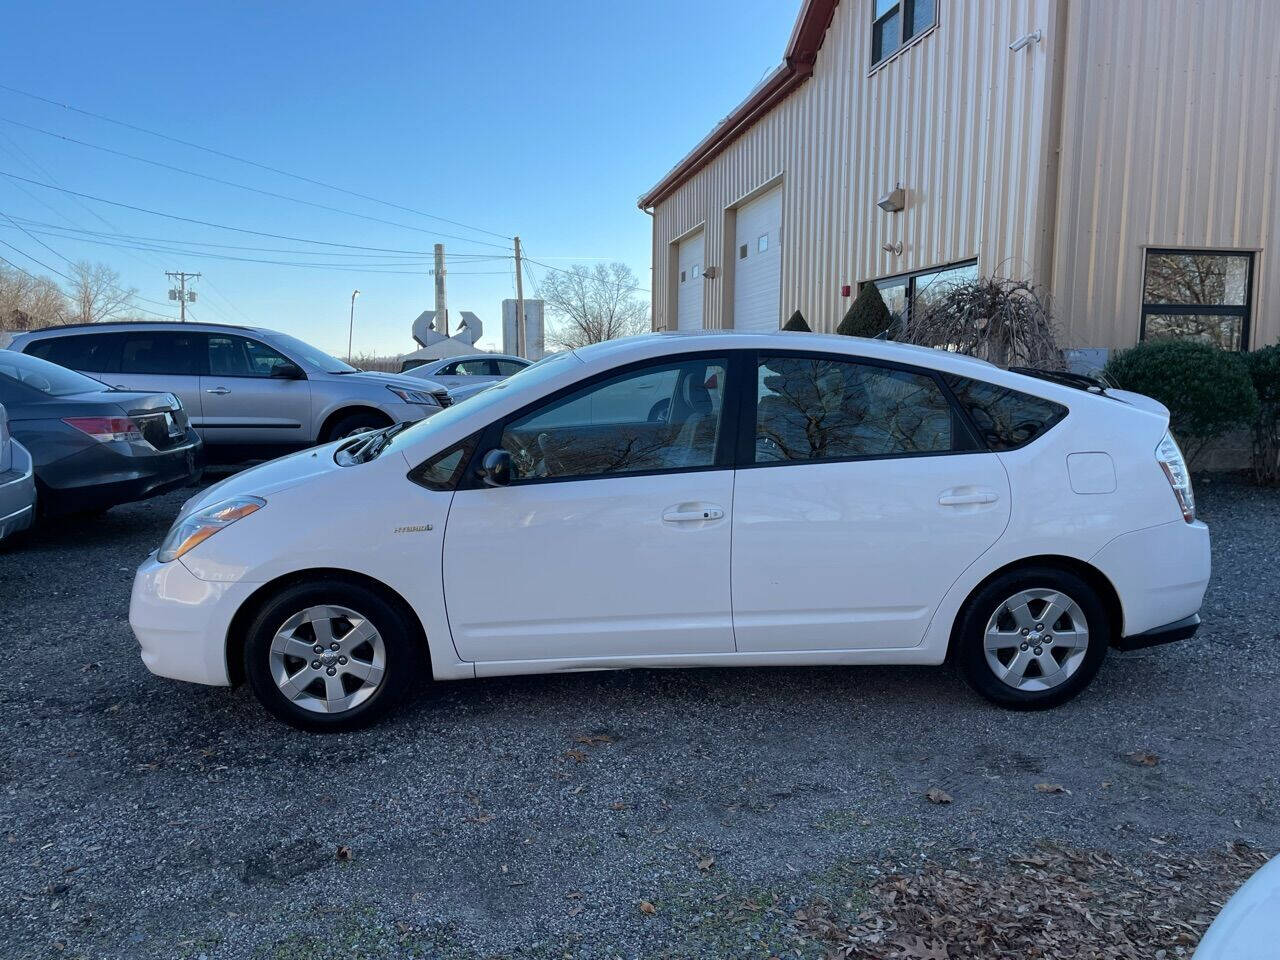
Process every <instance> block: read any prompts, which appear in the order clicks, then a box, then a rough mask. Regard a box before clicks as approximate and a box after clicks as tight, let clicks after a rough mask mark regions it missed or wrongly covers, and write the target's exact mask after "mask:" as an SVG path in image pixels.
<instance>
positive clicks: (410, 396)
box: [387, 386, 440, 407]
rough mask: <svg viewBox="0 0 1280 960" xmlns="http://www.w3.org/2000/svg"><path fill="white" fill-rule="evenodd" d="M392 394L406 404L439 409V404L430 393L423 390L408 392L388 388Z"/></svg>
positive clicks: (398, 388) (396, 388)
mask: <svg viewBox="0 0 1280 960" xmlns="http://www.w3.org/2000/svg"><path fill="white" fill-rule="evenodd" d="M387 389H388V390H390V391H391V392H392V393H394V394H395V395H396V396H397V397H399V398H400V399H401V400H403V401H404V402H405V403H417V404H422V405H423V406H427V407H438V406H440V404H439V402H438V401H437V400H436V398H435V397H433V396H432V395H431V394H429V393H425V392H423V391H421V390H406V389H405V388H404V387H390V386H389V387H387Z"/></svg>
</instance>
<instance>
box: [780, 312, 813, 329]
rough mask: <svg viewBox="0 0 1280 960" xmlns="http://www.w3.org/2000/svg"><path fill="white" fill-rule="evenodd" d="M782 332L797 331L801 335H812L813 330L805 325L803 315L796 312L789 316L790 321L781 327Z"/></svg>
mask: <svg viewBox="0 0 1280 960" xmlns="http://www.w3.org/2000/svg"><path fill="white" fill-rule="evenodd" d="M782 329H783V330H798V331H800V332H801V333H812V332H813V330H812V329H811V328H810V326H809V324H807V323H805V320H804V314H803V313H801V312H800V311H799V310H797V311H796V312H795V313H793V314H792V315H791V319H790V320H788V321H787V322H786V323H784V324H783V325H782Z"/></svg>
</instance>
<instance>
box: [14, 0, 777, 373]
mask: <svg viewBox="0 0 1280 960" xmlns="http://www.w3.org/2000/svg"><path fill="white" fill-rule="evenodd" d="M797 7H798V0H733V2H730V0H697V2H694V3H688V2H687V0H686V2H673V0H659V2H650V3H618V2H609V3H599V2H595V3H589V2H571V3H570V2H566V3H551V4H547V3H543V4H530V3H510V2H504V3H497V2H455V3H441V2H423V3H408V2H401V3H373V4H365V5H357V4H354V3H350V2H337V0H318V2H308V3H297V2H295V3H275V4H262V3H247V2H241V0H220V2H217V3H213V2H205V3H198V4H196V3H181V4H172V3H165V4H161V3H130V2H122V3H108V4H104V3H101V2H98V0H79V2H46V3H38V4H36V3H30V4H14V5H11V8H10V9H9V10H8V11H7V12H6V15H5V21H6V22H5V32H6V34H7V36H8V37H9V38H10V41H11V42H10V44H9V45H8V47H9V48H8V55H7V56H6V57H5V58H4V64H5V66H4V68H3V69H0V83H2V84H4V85H5V86H10V87H16V88H19V89H21V90H25V91H28V92H30V93H34V94H38V95H40V96H44V97H47V98H50V99H53V100H56V101H59V102H62V103H67V104H70V105H72V106H75V107H79V108H81V109H83V110H87V111H91V112H94V113H99V114H104V115H107V116H110V117H112V118H116V119H119V120H123V121H127V122H129V123H133V124H136V125H139V126H142V127H146V128H148V129H151V130H159V131H163V132H165V133H167V134H169V135H171V136H174V137H177V138H181V139H183V140H188V141H192V142H195V143H198V144H202V145H206V146H210V147H214V148H217V149H219V150H223V151H225V152H228V153H232V154H235V155H237V156H241V157H247V158H250V159H252V160H255V161H257V162H259V163H262V164H266V165H269V166H272V167H276V168H280V169H282V170H286V171H289V172H292V173H297V174H301V175H304V176H307V177H311V178H314V179H317V180H321V181H325V182H327V183H331V184H336V185H339V186H342V187H346V188H348V189H350V190H353V191H356V192H359V193H363V194H367V195H370V196H374V197H378V198H381V199H386V200H390V201H392V202H395V203H398V204H401V205H403V206H406V207H411V208H413V209H415V210H417V211H422V212H427V213H433V214H436V215H438V216H441V217H446V218H449V219H452V220H456V221H460V222H463V223H466V224H468V225H473V226H476V227H481V228H483V229H485V230H490V231H493V232H494V233H497V234H500V235H504V236H505V235H511V234H515V233H519V234H520V235H521V237H522V240H523V242H524V245H525V247H526V250H527V252H528V254H529V256H531V257H533V258H535V259H539V260H543V261H546V262H547V263H549V264H552V265H554V266H560V267H563V266H567V265H568V264H570V263H572V262H574V259H575V258H580V259H582V260H584V261H585V260H586V259H587V258H603V259H610V260H612V259H618V260H622V261H624V262H626V263H628V264H629V265H630V266H631V267H632V269H633V270H635V272H636V274H637V276H638V277H639V278H640V281H641V285H642V286H643V287H647V286H648V285H649V227H650V222H649V218H648V217H647V216H646V215H644V214H643V213H641V212H640V211H639V210H637V209H636V205H635V201H636V197H637V196H638V195H639V194H640V193H641V192H642V191H643V190H644V189H645V188H647V187H648V186H650V185H651V184H652V183H653V182H655V181H656V180H657V179H658V178H659V177H660V176H661V175H662V174H663V173H664V172H665V171H666V170H667V169H669V168H670V167H671V166H672V165H673V164H674V163H675V161H676V160H678V159H679V158H680V157H681V156H682V155H683V154H684V153H685V152H686V151H687V150H688V149H689V148H690V147H691V146H692V145H693V144H694V143H695V142H696V141H697V140H698V139H699V138H700V137H702V136H703V135H704V134H705V133H706V132H707V131H708V130H709V129H710V128H711V127H712V126H713V125H714V124H715V123H716V122H717V121H718V120H719V119H720V118H721V117H722V116H723V115H724V114H725V113H726V112H727V111H728V110H729V109H730V108H731V107H732V106H733V105H734V104H736V103H737V102H738V101H739V100H741V99H742V98H743V97H744V96H745V95H746V94H747V92H748V91H749V90H750V89H751V87H752V86H754V85H755V84H756V83H757V82H758V81H759V80H760V78H761V77H762V76H763V74H764V73H765V72H767V71H768V70H770V69H772V68H773V67H774V66H776V65H777V63H778V62H779V60H780V59H781V56H782V52H783V48H784V46H785V44H786V41H787V37H788V34H789V31H790V29H791V25H792V21H793V19H794V17H795V13H796V9H797ZM14 38H22V39H21V42H20V44H19V43H14V42H13V41H14ZM0 118H2V119H0V171H3V172H5V173H10V174H17V175H18V176H21V177H26V178H28V179H29V180H36V181H43V182H55V183H57V184H60V185H61V186H62V187H64V188H67V189H70V190H75V191H79V192H81V193H84V194H91V195H94V196H97V197H102V198H106V199H110V200H116V201H119V202H122V203H126V204H131V205H133V206H137V207H145V208H150V209H153V210H159V211H163V212H167V213H173V214H178V215H181V216H184V217H189V218H192V219H198V220H207V221H212V222H216V223H219V224H225V225H230V226H237V227H242V228H245V229H249V230H255V231H261V232H263V233H273V234H282V235H288V236H292V237H302V238H310V239H320V240H326V241H330V242H333V243H342V244H350V245H354V246H362V247H380V248H388V249H395V250H405V251H428V252H429V251H430V250H431V247H432V244H433V243H435V242H437V241H438V240H443V242H444V243H445V245H446V248H447V250H448V253H449V256H450V282H449V305H450V312H451V315H453V316H455V317H456V316H457V311H459V310H462V309H469V310H474V311H475V312H476V313H478V314H479V315H480V317H481V319H482V320H484V321H485V323H486V337H485V341H483V342H482V345H485V346H495V345H496V343H497V341H496V339H495V337H494V334H497V333H498V329H499V320H500V315H499V311H500V308H499V304H500V302H501V300H502V299H503V298H504V297H510V296H512V295H513V293H512V289H513V287H512V275H511V270H510V261H508V260H503V259H497V260H479V259H476V260H467V261H465V262H464V260H463V255H464V254H471V255H476V256H482V255H493V256H499V257H501V256H504V255H505V254H506V253H507V252H508V251H506V250H504V249H501V247H502V246H503V245H504V244H505V241H504V240H501V239H499V238H498V237H494V236H490V235H487V234H483V233H477V232H473V231H470V230H465V229H460V228H458V227H454V226H451V225H449V224H445V223H441V222H439V221H434V220H430V219H427V218H424V217H422V216H418V215H416V214H414V213H408V212H405V211H403V210H396V209H392V208H389V207H385V206H380V205H378V204H376V203H370V202H367V201H365V200H361V199H359V198H355V197H351V196H345V195H342V194H339V193H334V192H332V191H329V190H325V189H322V188H319V187H315V186H312V185H309V184H306V183H301V182H298V181H296V180H292V179H289V178H287V177H281V176H277V175H275V174H272V173H269V172H267V171H264V170H262V169H258V168H255V167H251V166H246V165H244V164H241V163H236V162H234V161H231V160H227V159H224V158H220V157H217V156H214V155H211V154H209V153H205V152H201V151H198V150H193V149H189V148H187V147H183V146H180V145H177V144H174V143H169V142H166V141H163V140H159V139H156V138H154V137H151V136H147V135H146V134H143V133H138V132H135V131H131V130H128V129H125V128H123V127H120V126H116V125H112V124H109V123H105V122H102V121H100V120H97V119H93V118H90V117H86V116H83V115H80V114H77V113H74V112H70V111H68V110H65V109H62V108H59V107H56V106H50V105H48V104H45V103H40V102H38V101H35V100H32V99H29V98H27V97H23V96H20V95H16V94H13V93H10V92H7V91H3V90H0ZM9 121H18V122H19V123H22V124H27V125H29V126H34V127H38V128H40V129H42V130H46V131H50V132H54V133H58V134H61V135H63V136H66V137H73V138H76V139H79V140H83V141H87V142H90V143H94V144H98V145H100V146H105V147H109V148H111V149H113V150H117V151H123V152H127V153H131V154H135V155H137V156H141V157H146V158H148V159H151V160H155V161H159V162H162V163H167V164H171V165H174V166H178V167H183V168H186V169H189V170H194V171H198V172H200V173H203V174H206V175H208V176H213V177H219V178H222V179H225V180H233V181H237V182H239V183H243V184H247V185H250V186H253V187H256V188H258V189H261V190H269V191H274V192H277V193H284V194H289V195H291V196H296V197H301V198H304V199H306V200H309V201H312V202H315V203H321V204H328V205H330V206H335V207H341V208H344V209H346V210H350V211H354V212H358V213H363V214H366V215H368V216H372V217H377V218H382V219H385V220H392V221H396V222H398V223H399V224H402V225H403V226H392V225H389V224H383V223H377V222H370V221H367V220H361V219H358V218H355V217H351V216H346V215H343V214H339V213H332V212H329V211H325V210H320V209H316V208H313V207H308V206H304V205H300V204H296V203H292V202H289V201H284V200H276V199H272V198H268V197H264V196H260V195H255V194H252V193H249V192H245V191H242V190H239V189H235V188H232V187H227V186H222V185H218V184H214V183H210V182H208V181H205V180H200V179H196V178H194V177H190V176H186V175H183V174H180V173H176V172H172V171H167V170H163V169H159V168H156V167H154V166H148V165H146V164H143V163H139V162H136V161H133V160H128V159H124V158H120V157H116V156H112V155H110V154H106V153H103V152H100V151H97V150H93V149H89V148H86V147H82V146H79V145H75V144H72V143H68V142H66V141H65V140H59V139H55V138H53V137H50V136H47V135H45V134H41V133H38V132H35V131H33V130H30V129H27V128H25V127H21V126H17V125H15V124H13V123H12V122H9ZM24 191H25V192H24ZM0 211H2V212H3V213H5V214H8V215H10V216H13V217H16V218H20V219H21V220H22V221H23V223H24V225H26V226H27V227H28V229H29V230H31V231H32V232H34V233H35V234H36V236H38V238H39V240H41V241H43V242H44V243H45V244H47V245H48V247H49V248H52V251H56V253H54V252H52V251H51V250H50V249H48V248H46V247H42V246H40V245H39V243H37V242H36V241H35V240H33V239H32V237H30V236H28V235H26V234H24V233H22V232H20V231H18V230H17V229H14V228H13V227H12V225H11V224H10V222H9V221H8V220H5V219H3V218H0V240H3V241H5V242H7V243H9V244H12V245H13V246H15V247H18V248H19V249H21V250H22V251H24V252H25V253H29V254H31V255H32V256H35V257H36V258H38V259H40V260H43V261H44V262H45V263H47V264H48V265H49V266H51V267H56V268H59V269H65V268H66V263H65V262H64V261H63V260H61V259H59V257H58V254H61V255H63V256H65V257H68V258H70V259H72V260H79V259H90V260H100V261H103V262H106V263H109V264H110V265H111V266H112V267H113V268H115V269H116V270H118V271H119V272H120V274H121V276H122V277H123V279H124V281H125V283H126V284H127V285H130V286H134V287H137V288H138V290H139V292H140V294H141V295H142V296H143V297H146V298H148V299H149V300H150V301H166V291H167V289H168V286H169V281H167V280H166V279H165V277H164V276H163V272H164V270H166V269H171V270H178V269H185V270H188V271H200V272H202V273H203V274H204V275H205V279H204V280H201V281H196V290H197V291H198V292H199V295H200V300H199V302H198V303H196V304H195V306H194V307H193V313H194V315H195V316H197V317H198V318H199V319H202V320H212V321H224V322H244V321H245V318H246V317H247V318H249V319H251V320H252V321H253V322H255V323H259V324H262V325H264V326H269V327H274V328H277V329H281V330H286V331H288V332H290V333H293V334H295V335H297V336H300V337H303V338H304V339H308V340H311V341H312V342H314V343H316V344H317V345H319V346H321V347H324V348H327V349H329V350H331V351H333V352H335V353H339V354H342V353H345V350H346V332H347V331H346V328H347V307H348V303H349V298H350V295H351V291H352V290H353V289H355V288H359V289H360V290H361V297H360V299H359V301H358V302H357V307H356V337H355V341H356V343H355V351H356V352H357V353H360V352H379V353H392V352H400V351H404V350H408V349H411V348H412V347H413V344H412V341H411V339H410V337H409V324H410V322H411V321H412V319H413V318H414V317H415V316H416V315H417V314H418V312H420V311H421V310H423V309H427V308H429V307H431V306H432V298H433V294H432V286H431V278H430V277H429V276H428V275H426V274H425V272H423V273H422V274H421V275H419V274H418V271H425V270H426V269H428V268H429V265H425V266H424V265H422V264H420V263H416V262H413V263H408V264H406V263H405V260H406V259H408V258H410V257H411V255H399V254H397V255H389V254H368V253H365V252H360V251H351V250H347V249H344V248H340V247H330V248H316V247H311V248H310V249H313V250H315V249H321V250H325V254H322V255H321V256H318V257H317V256H313V257H310V258H302V257H299V256H297V255H294V254H289V253H270V252H255V251H244V250H233V249H227V250H225V251H224V252H225V253H227V254H228V255H230V256H239V257H251V258H259V259H281V260H293V261H299V260H302V259H309V260H312V261H314V260H322V261H324V262H326V263H330V264H333V263H350V262H352V261H353V260H357V259H358V261H359V262H360V263H361V264H366V263H369V264H372V263H378V264H395V266H382V267H380V268H379V269H381V270H384V271H389V270H392V269H400V268H401V267H405V268H406V269H407V270H408V271H409V273H408V275H401V274H393V273H389V272H370V271H369V270H368V269H367V268H366V269H365V270H364V271H362V272H353V271H347V270H337V269H333V268H331V267H326V268H324V269H307V268H299V267H288V266H275V265H269V264H262V263H243V262H233V261H221V260H211V259H203V258H200V257H196V256H194V255H187V256H183V255H181V254H177V253H168V252H164V253H160V252H154V251H138V250H126V249H119V248H116V247H108V246H101V245H94V244H91V243H88V242H85V241H84V240H83V239H77V238H72V237H71V236H69V235H68V233H69V231H70V230H71V229H88V230H97V231H100V232H102V233H111V234H128V235H131V236H141V237H153V238H160V239H162V240H165V241H180V240H181V241H202V242H208V243H221V244H228V245H239V246H252V247H277V248H282V249H303V248H305V247H306V245H305V244H298V243H293V242H282V241H278V240H271V239H266V238H263V237H256V236H252V235H249V234H237V233H231V232H227V231H224V230H218V229H212V228H208V227H203V226H198V225H194V224H189V223H182V222H179V221H174V220H166V219H163V218H159V217H154V216H150V215H147V214H142V213H138V212H134V211H131V210H126V209H122V208H119V207H112V206H109V205H105V204H100V203H97V202H93V201H88V200H77V199H76V198H72V197H70V196H68V195H66V194H60V193H57V192H55V191H51V190H47V189H45V188H42V187H38V186H35V185H33V184H29V183H22V182H15V181H13V180H11V179H9V178H7V177H0ZM29 221H36V222H38V223H40V224H56V225H59V226H60V227H63V228H67V229H66V230H63V231H58V232H59V233H60V234H61V235H56V236H55V235H52V233H53V232H51V231H49V230H48V229H47V228H44V227H40V226H36V225H33V224H31V223H30V222H29ZM411 228H412V229H411ZM437 232H443V233H450V234H454V235H455V236H457V237H465V238H467V240H469V241H472V242H462V241H460V240H458V239H449V238H441V237H439V236H436V235H434V234H436V233H437ZM106 239H109V240H110V242H113V243H118V242H120V241H119V240H118V239H117V238H106ZM479 241H483V242H479ZM489 243H492V244H497V245H498V246H497V247H495V246H487V245H485V244H489ZM206 249H207V248H206ZM328 253H333V254H338V253H345V254H350V253H360V258H356V257H350V256H348V257H341V256H336V255H335V256H328V255H327V254H328ZM0 256H4V257H5V258H7V259H10V260H13V261H14V262H15V263H19V264H20V265H22V266H23V267H24V268H26V269H28V270H31V271H32V272H36V273H46V272H47V271H45V270H43V269H42V268H41V267H39V266H38V265H37V264H35V263H33V262H31V261H30V260H28V259H24V258H23V257H22V256H20V255H19V254H17V253H15V252H14V251H13V250H12V249H11V248H10V247H7V246H0ZM364 258H368V259H367V260H366V259H364ZM552 258H555V259H552ZM532 272H533V276H534V282H535V283H536V279H537V278H540V277H541V276H542V275H543V274H544V273H545V268H543V267H540V266H537V265H534V266H533V267H532ZM530 286H532V284H527V285H526V296H531V295H533V293H534V291H533V290H531V289H530ZM645 296H646V297H647V293H646V294H645ZM143 305H144V306H147V307H149V308H151V309H154V310H156V311H157V312H162V313H163V312H165V311H166V310H167V309H168V308H167V306H161V305H158V304H156V303H154V302H151V303H144V304H143Z"/></svg>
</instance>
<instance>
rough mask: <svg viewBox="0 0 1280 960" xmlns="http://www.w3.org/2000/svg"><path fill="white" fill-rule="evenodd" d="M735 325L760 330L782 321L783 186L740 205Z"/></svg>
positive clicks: (770, 327)
mask: <svg viewBox="0 0 1280 960" xmlns="http://www.w3.org/2000/svg"><path fill="white" fill-rule="evenodd" d="M737 239H738V243H737V247H736V249H735V250H734V257H735V258H736V259H735V260H734V270H733V327H734V329H735V330H745V331H749V332H761V331H770V330H777V329H778V327H779V326H780V325H781V321H780V320H779V311H780V309H781V307H780V304H779V301H780V300H781V297H782V188H781V187H775V188H774V189H772V190H770V191H769V192H768V193H766V194H765V195H764V196H761V197H757V198H756V199H755V200H752V201H751V202H750V203H748V204H744V205H743V206H741V207H739V208H738V227H737Z"/></svg>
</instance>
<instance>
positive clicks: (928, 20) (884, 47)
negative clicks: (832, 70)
mask: <svg viewBox="0 0 1280 960" xmlns="http://www.w3.org/2000/svg"><path fill="white" fill-rule="evenodd" d="M936 4H937V0H875V6H874V7H873V8H872V16H873V17H874V19H873V20H872V23H871V65H872V66H875V65H876V64H877V63H879V62H880V61H881V60H883V59H885V58H886V57H888V56H890V55H891V54H893V53H894V52H896V51H897V50H899V49H900V48H901V47H902V46H903V44H905V43H906V42H907V41H909V40H911V39H912V38H913V37H918V36H920V34H922V33H924V32H925V31H926V30H928V29H929V28H930V27H931V26H933V21H934V18H935V17H936V16H937V6H936Z"/></svg>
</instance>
